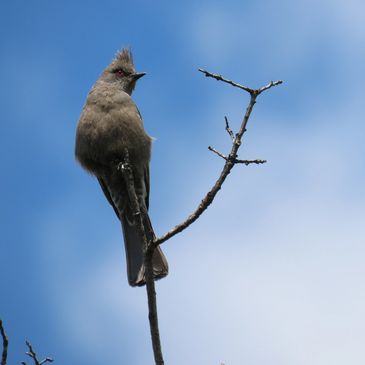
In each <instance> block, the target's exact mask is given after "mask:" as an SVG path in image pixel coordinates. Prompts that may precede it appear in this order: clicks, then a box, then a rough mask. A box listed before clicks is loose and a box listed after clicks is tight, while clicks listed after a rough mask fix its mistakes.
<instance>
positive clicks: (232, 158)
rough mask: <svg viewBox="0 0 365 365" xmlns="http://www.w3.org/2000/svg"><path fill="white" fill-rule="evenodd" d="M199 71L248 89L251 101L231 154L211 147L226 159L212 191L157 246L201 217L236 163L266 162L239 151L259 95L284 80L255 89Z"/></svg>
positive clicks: (160, 238)
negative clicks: (246, 157)
mask: <svg viewBox="0 0 365 365" xmlns="http://www.w3.org/2000/svg"><path fill="white" fill-rule="evenodd" d="M199 71H200V72H202V73H204V74H205V76H206V77H212V78H214V79H216V80H218V81H223V82H225V83H228V84H230V85H232V86H234V87H237V88H239V89H242V90H244V91H247V92H248V93H250V101H249V103H248V106H247V108H246V113H245V115H244V117H243V120H242V122H241V126H240V130H239V132H238V133H237V134H236V136H235V138H234V140H233V143H232V148H231V152H230V154H229V155H228V156H224V155H223V154H221V153H220V152H218V151H216V150H215V149H213V148H212V147H210V148H209V149H210V150H211V151H213V152H214V153H216V154H217V155H218V156H220V157H222V158H223V159H224V160H225V161H226V162H225V164H224V166H223V170H222V172H221V173H220V176H219V177H218V179H217V181H216V182H215V184H214V185H213V187H212V188H211V189H210V191H209V192H208V193H207V194H206V196H205V197H204V198H203V199H202V201H201V202H200V204H199V206H198V207H197V208H196V210H195V211H194V212H193V213H192V214H190V215H189V216H188V217H187V218H186V220H185V221H184V222H182V223H180V224H178V225H176V226H175V227H174V228H173V229H171V230H170V231H168V232H167V233H165V234H164V235H162V236H160V237H158V238H156V239H155V240H154V241H153V245H154V246H155V247H157V246H158V245H160V244H162V243H163V242H165V241H167V240H168V239H170V238H171V237H173V236H175V235H176V234H177V233H179V232H181V231H183V230H184V229H186V228H187V227H189V226H190V225H191V224H192V223H193V222H195V221H196V220H197V219H198V218H199V217H200V215H201V214H202V213H203V212H204V211H205V210H206V209H207V208H208V207H209V206H210V204H212V202H213V200H214V198H215V196H216V195H217V193H218V191H219V190H220V189H221V187H222V184H223V183H224V181H225V179H226V178H227V176H228V175H229V173H230V172H231V170H232V168H233V166H234V165H235V164H237V163H243V164H246V165H248V164H251V163H257V164H261V163H264V162H266V161H265V160H252V161H250V160H238V159H237V152H238V149H239V148H240V146H241V143H242V142H241V141H242V137H243V134H244V133H245V131H246V126H247V122H248V120H249V118H250V115H251V112H252V109H253V107H254V105H255V103H256V98H257V96H258V95H260V94H261V93H262V92H263V91H265V90H268V89H270V88H271V87H273V86H276V85H279V84H281V83H282V81H272V82H270V83H269V84H267V85H266V86H263V87H261V88H260V89H257V90H255V89H250V88H248V87H247V86H243V85H240V84H238V83H236V82H234V81H232V80H227V79H225V78H223V77H222V76H221V75H217V74H213V73H211V72H208V71H206V70H203V69H199Z"/></svg>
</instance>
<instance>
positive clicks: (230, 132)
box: [224, 117, 234, 142]
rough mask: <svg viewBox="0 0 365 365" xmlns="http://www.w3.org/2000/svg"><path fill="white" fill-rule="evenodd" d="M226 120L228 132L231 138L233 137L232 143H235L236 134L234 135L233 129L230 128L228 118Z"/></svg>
mask: <svg viewBox="0 0 365 365" xmlns="http://www.w3.org/2000/svg"><path fill="white" fill-rule="evenodd" d="M224 120H225V121H226V131H227V133H228V134H229V136H230V137H231V139H232V142H233V141H234V134H233V131H232V129H231V128H230V127H229V123H228V118H227V117H224Z"/></svg>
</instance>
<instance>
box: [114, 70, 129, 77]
mask: <svg viewBox="0 0 365 365" xmlns="http://www.w3.org/2000/svg"><path fill="white" fill-rule="evenodd" d="M115 73H116V74H117V76H119V77H122V76H125V75H126V74H125V72H124V71H123V70H122V69H118V70H116V71H115Z"/></svg>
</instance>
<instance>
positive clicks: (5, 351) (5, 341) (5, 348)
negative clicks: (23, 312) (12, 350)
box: [0, 319, 9, 365]
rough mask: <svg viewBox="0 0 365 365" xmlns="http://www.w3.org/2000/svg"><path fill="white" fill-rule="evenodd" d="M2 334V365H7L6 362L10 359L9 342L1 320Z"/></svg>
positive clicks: (0, 329)
mask: <svg viewBox="0 0 365 365" xmlns="http://www.w3.org/2000/svg"><path fill="white" fill-rule="evenodd" d="M0 332H1V337H2V338H3V352H2V355H1V365H6V361H7V358H8V345H9V340H8V336H6V333H5V329H4V326H3V321H2V320H1V319H0Z"/></svg>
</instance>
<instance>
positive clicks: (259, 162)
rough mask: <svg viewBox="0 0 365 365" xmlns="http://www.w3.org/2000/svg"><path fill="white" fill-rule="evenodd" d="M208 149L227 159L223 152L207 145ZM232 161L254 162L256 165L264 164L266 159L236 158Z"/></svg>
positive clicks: (249, 163) (250, 163)
mask: <svg viewBox="0 0 365 365" xmlns="http://www.w3.org/2000/svg"><path fill="white" fill-rule="evenodd" d="M208 150H209V151H212V152H214V153H215V154H216V155H218V156H219V157H222V158H223V159H224V160H226V161H227V160H228V158H229V157H227V156H225V155H223V153H221V152H219V151H217V150H216V149H215V148H213V147H211V146H208ZM233 162H234V163H241V164H244V165H246V166H247V165H252V164H256V165H261V164H264V163H266V162H267V161H266V160H258V159H256V160H239V159H238V158H236V159H235V160H234V161H233Z"/></svg>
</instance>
